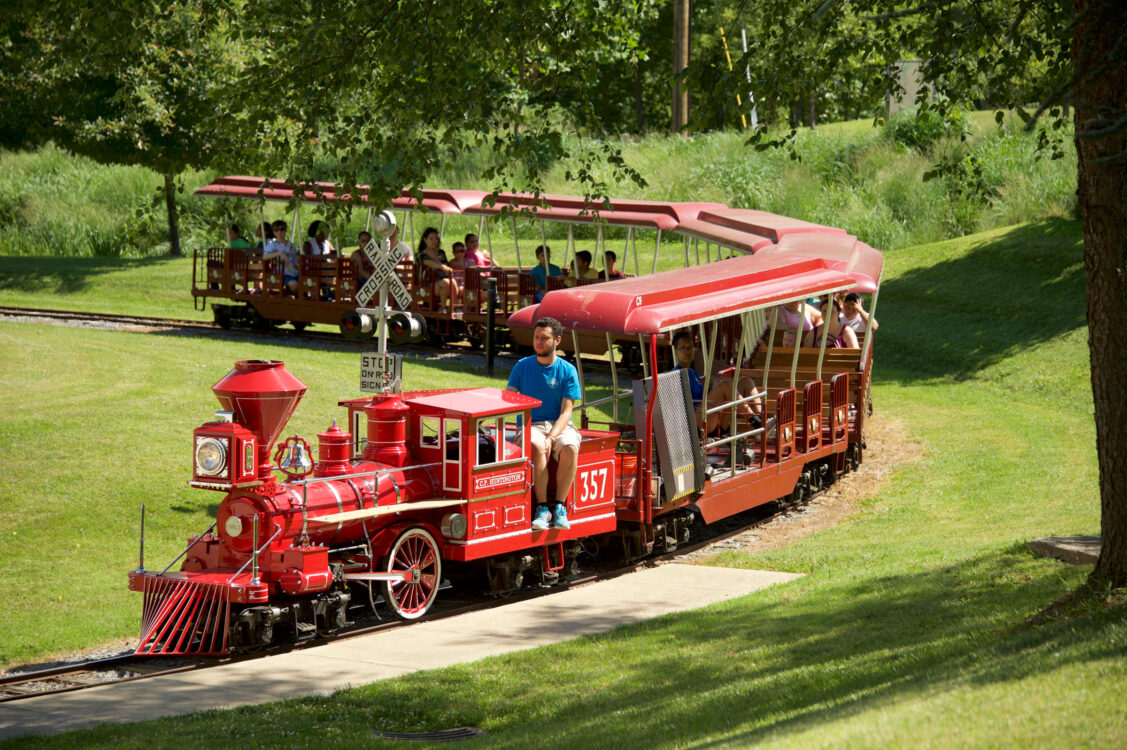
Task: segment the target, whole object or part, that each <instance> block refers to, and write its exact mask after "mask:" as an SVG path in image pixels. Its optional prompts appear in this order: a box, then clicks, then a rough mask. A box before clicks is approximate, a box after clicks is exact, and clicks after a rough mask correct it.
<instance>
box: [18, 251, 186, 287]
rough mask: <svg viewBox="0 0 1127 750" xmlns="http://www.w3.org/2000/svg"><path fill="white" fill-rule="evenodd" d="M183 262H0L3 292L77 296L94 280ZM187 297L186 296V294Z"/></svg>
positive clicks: (37, 258) (165, 258)
mask: <svg viewBox="0 0 1127 750" xmlns="http://www.w3.org/2000/svg"><path fill="white" fill-rule="evenodd" d="M179 260H181V259H179V258H171V257H169V256H162V257H159V258H66V257H48V256H31V257H25V256H6V257H3V258H0V291H17V292H29V293H36V292H38V293H46V294H74V293H76V292H81V291H83V290H85V289H86V288H87V287H89V285H90V279H91V278H92V277H94V276H100V275H102V274H107V273H116V272H118V271H128V270H133V269H137V268H146V267H151V266H158V265H161V264H164V263H168V262H170V261H179ZM185 293H186V292H185Z"/></svg>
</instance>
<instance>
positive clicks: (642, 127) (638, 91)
mask: <svg viewBox="0 0 1127 750" xmlns="http://www.w3.org/2000/svg"><path fill="white" fill-rule="evenodd" d="M634 118H635V120H637V127H638V135H644V134H645V132H646V99H645V97H644V96H643V91H642V71H641V70H639V69H638V66H637V65H635V66H634Z"/></svg>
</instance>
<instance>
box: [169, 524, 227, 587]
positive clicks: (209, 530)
mask: <svg viewBox="0 0 1127 750" xmlns="http://www.w3.org/2000/svg"><path fill="white" fill-rule="evenodd" d="M216 523H219V521H216V522H215V523H213V524H211V526H208V527H207V531H205V532H204V533H202V534H200V535H199V536H197V537H195V538H194V539H192V541H190V542H188V546H187V547H185V548H184V551H183V552H181V553H180V554H179V555H177V556H176V557H175V558H173V560H172V562H170V563H169V564H168V565H167V566H165V568H164V570H162V571H161V572H160V573H159V574H158V575H164V574H165V573H167V572H168V569H169V568H171V567H172V566H173V565H175V564H176V562H177V560H179V559H180V558H181V557H183V556H184V555H186V554H188V550H190V549H191V548H192V547H194V546H195V545H196V542H198V541H199V540H200V539H202V538H203V537H205V536H207V535H208V534H210V533H211V530H212V529H214V528H215V524H216Z"/></svg>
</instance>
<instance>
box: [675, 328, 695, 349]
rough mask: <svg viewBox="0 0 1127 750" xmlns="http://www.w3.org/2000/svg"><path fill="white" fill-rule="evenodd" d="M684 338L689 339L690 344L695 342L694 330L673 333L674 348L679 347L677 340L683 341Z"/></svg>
mask: <svg viewBox="0 0 1127 750" xmlns="http://www.w3.org/2000/svg"><path fill="white" fill-rule="evenodd" d="M682 339H688V340H689V343H690V344H691V343H693V334H692V332H691V331H677V333H675V334H673V348H674V349H676V348H677V342H678V341H681V340H682Z"/></svg>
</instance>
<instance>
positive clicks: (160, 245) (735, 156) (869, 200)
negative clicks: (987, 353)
mask: <svg viewBox="0 0 1127 750" xmlns="http://www.w3.org/2000/svg"><path fill="white" fill-rule="evenodd" d="M1011 119H1012V118H1011ZM968 125H969V128H970V129H969V136H968V140H967V141H966V142H965V143H964V142H961V141H960V140H959V139H957V138H953V137H952V138H946V139H939V140H936V141H934V142H932V143H931V144H930V145H929V146H928V148H927V149H925V150H923V151H921V150H919V149H916V148H912V147H910V146H907V145H905V144H904V143H903V142H902V140H903V136H901V137H900V140H898V139H897V137H895V134H896V133H899V132H901V131H900V130H895V129H889V128H885V129H881V128H874V127H873V125H872V123H871V122H870V121H868V120H865V121H857V122H849V123H834V124H829V125H823V126H820V127H818V128H817V129H816V130H812V131H811V130H803V131H801V132H800V133H799V135H798V138H797V142H796V148H795V151H794V156H796V157H798V158H797V160H796V159H792V158H791V155H790V154H788V153H785V152H782V151H774V150H772V151H765V152H756V151H754V150H752V149H750V148H749V147H747V146H745V145H744V139H745V137H744V135H743V134H742V133H738V132H729V133H708V134H703V135H694V136H690V137H685V138H681V137H669V136H666V135H651V136H647V137H645V138H640V139H635V140H630V141H625V142H624V143H623V148H624V156H625V159H626V162H627V163H628V164H629V165H630V166H632V167H634V168H636V169H638V170H639V171H640V172H641V173H642V174H643V175H645V177H646V179H647V180H648V183H649V184H648V186H647V187H645V188H639V187H638V186H636V185H634V184H633V183H615V182H614V181H613V177H612V175H611V174H610V173H609V172H608V173H606V174H600V175H597V177H598V179H600V180H602V181H604V182H605V183H606V184H607V191H608V192H609V193H610V194H611V195H613V196H615V197H635V198H650V199H654V200H711V201H718V202H721V203H726V204H728V205H730V206H733V207H739V208H760V209H764V210H768V211H774V212H776V213H780V214H784V215H787V216H795V217H800V218H803V219H806V220H809V221H815V222H820V223H824V224H829V225H831V226H837V227H843V228H845V229H847V230H848V231H850V232H851V233H853V234H856V235H858V236H859V237H861V239H862V240H864V241H865V242H868V243H869V244H871V245H873V246H874V247H877V248H880V249H887V250H891V249H897V248H903V247H907V246H909V245H919V244H924V243H929V242H936V241H939V240H942V239H948V238H951V237H958V236H962V235H965V234H970V233H974V232H978V231H982V230H986V229H990V228H994V227H1000V226H1008V225H1011V224H1015V223H1019V222H1025V221H1030V220H1033V219H1037V218H1041V217H1044V216H1062V217H1070V216H1072V215H1073V214H1074V213H1075V192H1076V158H1075V152H1074V151H1073V150H1072V147H1071V144H1068V146H1067V149H1066V156H1065V158H1063V159H1059V160H1056V161H1053V160H1049V159H1047V158H1046V159H1043V160H1038V159H1036V158H1035V152H1036V148H1035V146H1036V141H1037V137H1036V134H1035V133H1025V132H1022V131H1020V130H1013V129H1011V128H1009V127H1008V126H1007V127H1005V128H999V127H998V126H996V125H995V124H994V122H993V118H992V117H991V113H974V114H973V115H971V116H968ZM941 161H947V162H950V164H951V165H952V166H951V169H949V170H948V174H947V176H946V177H943V178H941V179H936V180H932V181H930V182H923V181H922V179H921V177H922V175H923V173H924V172H925V171H927V170H928V169H930V168H932V167H933V166H935V165H936V164H937V163H939V162H941ZM485 163H486V155H485V154H484V153H481V154H469V155H467V156H466V157H465V158H464V159H463V160H462V161H460V162H458V163H453V164H449V165H447V166H446V167H445V168H444V169H443V171H442V172H441V173H438V174H434V175H432V177H431V181H430V184H428V185H427V187H461V188H479V189H486V190H488V189H492V187H493V186H491V185H488V184H485V183H483V182H482V180H481V178H480V175H481V172H482V169H483V165H484V164H485ZM975 163H977V164H978V165H979V169H980V172H981V174H980V175H975V174H974V173H973V169H972V166H973V165H974V164H975ZM321 170H322V171H321V172H320V173H319V174H312V175H309V177H310V178H314V179H324V180H329V181H332V180H333V179H334V178H335V175H334V174H333V168H332V164H331V162H326V163H325V165H324V166H322V167H321ZM227 171H228V172H236V173H237V172H240V171H241V170H240V169H239V168H237V167H236V166H232V167H231V168H230V169H229V170H227ZM564 171H565V165H557V167H556V168H555V169H553V170H552V171H551V172H550V173H549V174H548V175H547V176H546V177H545V179H544V184H543V188H544V189H545V190H547V191H549V192H559V193H574V192H576V189H575V187H574V186H573V185H571V184H569V183H568V182H567V181H566V180H565V179H564ZM216 176H217V174H216V173H213V172H194V173H189V174H186V175H184V176H183V182H184V187H185V191H184V193H183V195H182V197H181V208H182V212H183V216H182V219H181V233H182V237H183V246H184V248H185V249H186V250H187V251H188V252H190V251H191V250H192V249H194V248H198V247H207V246H209V245H215V244H219V243H220V242H221V241H222V232H221V227H222V225H223V222H224V221H225V220H230V219H231V218H235V219H238V220H239V221H240V222H241V223H242V225H243V226H244V227H248V226H251V225H253V224H254V223H255V222H256V221H258V219H259V214H258V212H257V208H252V207H251V206H250V205H249V204H247V203H240V202H234V201H220V200H215V199H202V198H196V197H194V196H193V195H192V191H194V190H195V189H196V188H197V187H199V186H201V185H204V184H207V183H208V182H210V181H211V180H212V179H214V178H215V177H216ZM161 184H162V178H161V177H160V176H159V175H157V174H156V173H154V172H151V171H149V170H146V169H143V168H140V167H136V168H132V167H105V166H100V165H97V164H95V163H93V162H90V161H89V160H86V159H80V158H73V157H70V156H68V155H67V154H65V153H63V152H61V151H59V150H58V149H55V148H52V147H46V148H43V149H41V150H39V151H36V152H30V153H29V152H19V153H13V152H3V151H0V256H29V255H30V256H50V257H58V256H66V257H75V256H77V257H98V258H116V257H129V258H138V257H151V256H159V255H163V254H165V253H166V252H167V250H168V244H167V222H166V219H165V215H164V207H163V203H162V202H161V201H159V200H157V201H155V202H154V198H155V197H156V196H157V192H156V191H157V190H158V188H159V187H160V186H161ZM316 217H317V216H316V213H315V212H314V211H313V210H312V209H310V208H306V209H305V210H304V211H303V214H302V218H301V221H300V225H301V227H302V231H304V227H305V226H307V224H308V222H309V221H312V220H313V219H314V218H316ZM265 218H266V219H268V220H272V219H277V218H285V219H290V218H291V217H290V216H288V215H286V212H285V211H284V209H283V208H282V207H281V206H280V205H278V204H270V205H269V206H268V207H267V210H266V213H265ZM416 219H417V221H416V226H415V232H416V233H418V232H419V231H421V229H422V227H423V226H424V225H425V224H434V225H436V226H437V225H438V223H439V222H438V220H437V219H435V218H433V217H430V218H428V217H422V216H420V217H416ZM362 224H363V217H361V216H355V217H353V219H352V220H351V221H350V222H347V223H346V224H344V225H342V223H341V222H336V224H335V225H334V227H333V228H334V230H335V231H334V241H335V242H336V244H338V245H341V246H344V245H346V244H350V243H352V242H354V241H355V237H356V232H357V230H358V229H359V228H360V227H361V226H362ZM448 228H449V230H450V231H449V233H448V234H447V237H446V241H445V245H446V246H449V245H450V244H451V243H452V242H453V240H454V238H455V237H459V236H461V235H463V234H465V233H466V232H468V231H476V229H477V223H476V221H468V220H463V219H460V218H454V219H452V220H451V222H450V223H449V224H448ZM510 232H511V229H510V227H509V225H507V224H504V223H503V224H501V225H498V226H497V227H495V228H494V230H493V235H494V238H495V239H497V240H498V241H499V242H500V244H502V245H506V246H507V245H509V244H511V238H510V234H509V233H510ZM518 232H519V235H520V238H521V240H522V241H523V242H526V243H533V244H538V243H539V240H540V230H539V229H538V228H537V227H536V226H535V225H531V224H526V225H524V226H522V227H520V228H519V229H518ZM546 232H547V236H548V238H549V239H552V240H557V241H561V240H562V239H563V238H564V237H565V236H566V228H565V227H563V226H562V225H554V224H549V225H548V226H547V227H546ZM619 235H620V233H619V232H618V230H611V232H610V235H609V236H611V237H613V238H616V239H617V238H619ZM416 236H417V235H416ZM579 236H580V239H584V240H589V239H591V237H593V233H592V232H590V231H586V230H580V232H579ZM510 262H513V263H515V259H513V260H511V261H510ZM3 263H4V264H5V265H6V264H7V263H8V260H7V259H5V260H4V261H3Z"/></svg>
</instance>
